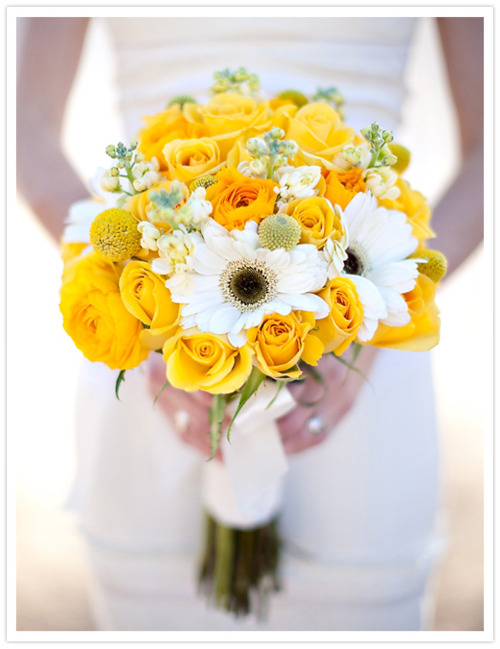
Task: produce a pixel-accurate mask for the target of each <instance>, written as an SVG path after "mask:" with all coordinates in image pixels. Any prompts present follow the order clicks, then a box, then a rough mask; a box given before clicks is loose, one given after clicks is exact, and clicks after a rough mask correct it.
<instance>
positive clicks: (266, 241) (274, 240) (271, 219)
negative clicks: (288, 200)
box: [258, 214, 302, 250]
mask: <svg viewBox="0 0 500 649" xmlns="http://www.w3.org/2000/svg"><path fill="white" fill-rule="evenodd" d="M258 233H259V241H260V244H261V246H262V247H263V248H267V249H268V250H276V248H284V249H285V250H292V248H295V246H296V245H297V244H298V243H299V241H300V236H301V233H302V230H301V228H300V225H299V223H298V222H297V221H296V220H295V219H294V218H292V217H291V216H288V214H271V215H270V216H267V217H266V218H265V219H264V220H263V221H262V222H261V224H260V225H259V230H258Z"/></svg>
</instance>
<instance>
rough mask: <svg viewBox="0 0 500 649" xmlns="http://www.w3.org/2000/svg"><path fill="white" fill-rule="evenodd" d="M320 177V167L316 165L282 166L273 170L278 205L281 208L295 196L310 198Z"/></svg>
mask: <svg viewBox="0 0 500 649" xmlns="http://www.w3.org/2000/svg"><path fill="white" fill-rule="evenodd" d="M320 178H321V167H318V166H317V165H304V166H303V167H291V166H288V165H287V166H283V167H280V168H279V169H277V170H276V171H275V172H274V178H273V180H275V181H276V182H277V183H278V184H279V188H278V187H275V188H274V191H275V192H276V193H277V194H278V196H279V200H278V207H279V208H280V209H281V208H282V207H283V206H284V205H286V203H289V202H290V201H294V200H295V199H297V198H310V197H311V196H316V194H317V193H318V190H317V189H314V188H315V187H316V185H317V184H318V182H319V180H320Z"/></svg>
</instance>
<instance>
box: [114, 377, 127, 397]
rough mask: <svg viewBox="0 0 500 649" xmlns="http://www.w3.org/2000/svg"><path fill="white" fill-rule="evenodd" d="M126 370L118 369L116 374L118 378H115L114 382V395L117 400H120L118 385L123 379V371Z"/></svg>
mask: <svg viewBox="0 0 500 649" xmlns="http://www.w3.org/2000/svg"><path fill="white" fill-rule="evenodd" d="M126 371H127V370H120V374H118V378H117V379H116V383H115V395H116V398H117V399H118V401H120V396H119V391H120V385H121V384H122V383H123V381H125V372H126Z"/></svg>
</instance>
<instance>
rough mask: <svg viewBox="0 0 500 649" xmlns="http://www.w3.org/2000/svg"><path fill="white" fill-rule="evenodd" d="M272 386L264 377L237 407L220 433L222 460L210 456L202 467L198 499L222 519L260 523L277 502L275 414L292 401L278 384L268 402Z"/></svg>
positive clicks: (280, 453) (281, 460)
mask: <svg viewBox="0 0 500 649" xmlns="http://www.w3.org/2000/svg"><path fill="white" fill-rule="evenodd" d="M276 390H277V386H276V384H275V383H271V382H269V381H265V382H263V383H262V384H261V385H260V386H259V389H258V390H257V392H256V393H255V394H254V395H253V396H252V397H250V399H249V400H248V401H247V403H246V404H245V405H244V406H243V408H242V409H241V411H240V412H239V413H238V416H237V417H236V420H235V422H234V424H233V427H232V429H231V437H230V439H231V441H230V442H228V441H227V439H226V437H225V435H224V434H223V439H222V440H221V451H222V456H223V460H224V461H223V462H219V461H218V460H211V461H210V462H207V464H206V466H205V468H204V471H203V476H202V498H203V502H204V505H205V508H206V510H207V511H208V512H209V513H210V514H211V515H212V516H213V517H214V518H215V519H216V520H217V521H218V522H219V523H222V524H223V525H228V526H230V527H238V528H241V529H245V528H251V527H260V526H261V525H265V524H267V523H268V522H269V521H270V520H271V519H272V518H273V517H274V516H275V515H276V513H277V512H278V510H279V508H280V505H281V492H282V488H281V487H282V477H283V475H284V474H285V473H286V471H287V470H288V463H287V459H286V455H285V451H284V449H283V444H282V442H281V437H280V434H279V430H278V426H277V424H276V420H277V419H279V418H280V417H283V416H284V415H286V414H287V413H288V412H290V410H292V409H293V408H294V406H295V401H294V399H293V397H292V395H291V394H290V392H289V391H288V390H287V389H286V387H284V388H282V389H281V391H280V392H279V394H278V396H277V397H276V399H275V400H274V402H273V399H274V397H275V396H276ZM271 402H272V403H271ZM269 404H271V405H269Z"/></svg>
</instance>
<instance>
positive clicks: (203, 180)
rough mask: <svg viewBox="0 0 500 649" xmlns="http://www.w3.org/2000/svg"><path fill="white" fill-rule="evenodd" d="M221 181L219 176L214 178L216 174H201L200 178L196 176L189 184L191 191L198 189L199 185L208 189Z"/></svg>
mask: <svg viewBox="0 0 500 649" xmlns="http://www.w3.org/2000/svg"><path fill="white" fill-rule="evenodd" d="M218 182H219V181H218V180H217V178H214V176H210V175H209V174H207V175H205V176H200V177H199V178H196V179H195V180H193V182H192V183H191V184H190V185H189V191H190V192H194V190H195V189H198V187H204V188H205V189H207V188H208V187H210V186H211V185H215V183H218Z"/></svg>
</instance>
